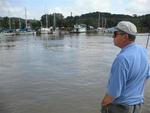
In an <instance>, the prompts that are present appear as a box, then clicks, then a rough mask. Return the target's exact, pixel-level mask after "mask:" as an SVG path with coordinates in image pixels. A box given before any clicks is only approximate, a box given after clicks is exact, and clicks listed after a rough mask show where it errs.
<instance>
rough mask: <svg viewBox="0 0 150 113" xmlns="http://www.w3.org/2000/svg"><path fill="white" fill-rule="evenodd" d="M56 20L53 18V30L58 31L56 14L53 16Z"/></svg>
mask: <svg viewBox="0 0 150 113" xmlns="http://www.w3.org/2000/svg"><path fill="white" fill-rule="evenodd" d="M53 16H54V18H53V30H55V29H56V15H55V13H54V14H53Z"/></svg>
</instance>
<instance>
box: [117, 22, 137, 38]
mask: <svg viewBox="0 0 150 113" xmlns="http://www.w3.org/2000/svg"><path fill="white" fill-rule="evenodd" d="M115 29H116V30H115V31H119V30H121V31H123V32H125V33H128V34H131V35H136V33H137V28H136V26H135V25H134V24H133V23H131V22H129V21H120V22H119V23H118V24H117V26H116V27H115Z"/></svg>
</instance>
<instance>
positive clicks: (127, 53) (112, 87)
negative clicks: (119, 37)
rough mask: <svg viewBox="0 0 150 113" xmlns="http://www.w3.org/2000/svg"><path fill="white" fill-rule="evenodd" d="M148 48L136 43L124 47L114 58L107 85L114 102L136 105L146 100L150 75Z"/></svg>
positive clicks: (108, 92)
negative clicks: (146, 81)
mask: <svg viewBox="0 0 150 113" xmlns="http://www.w3.org/2000/svg"><path fill="white" fill-rule="evenodd" d="M149 68H150V67H149V64H148V55H147V50H146V49H145V48H143V47H142V46H140V45H137V44H135V43H132V44H129V45H127V46H126V47H124V48H123V49H122V50H121V51H120V53H119V54H118V55H117V57H116V59H115V60H114V62H113V64H112V68H111V72H110V77H109V81H108V86H107V90H108V91H107V94H108V95H110V96H113V97H114V98H115V99H114V100H113V103H118V104H126V105H135V104H139V103H143V101H144V84H145V80H146V79H147V78H149V76H150V69H149Z"/></svg>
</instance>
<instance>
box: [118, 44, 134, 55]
mask: <svg viewBox="0 0 150 113" xmlns="http://www.w3.org/2000/svg"><path fill="white" fill-rule="evenodd" d="M134 45H135V42H133V43H130V44H128V45H126V46H125V47H124V48H122V49H121V51H120V53H122V52H123V51H125V50H126V49H127V48H129V47H131V46H134Z"/></svg>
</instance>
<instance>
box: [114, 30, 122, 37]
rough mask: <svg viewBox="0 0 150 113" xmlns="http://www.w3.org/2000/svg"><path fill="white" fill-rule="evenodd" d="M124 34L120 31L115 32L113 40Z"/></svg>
mask: <svg viewBox="0 0 150 113" xmlns="http://www.w3.org/2000/svg"><path fill="white" fill-rule="evenodd" d="M123 34H124V33H121V32H119V31H115V32H114V35H113V38H116V37H117V35H123Z"/></svg>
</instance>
